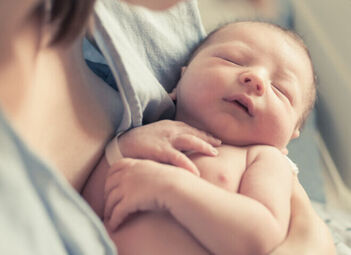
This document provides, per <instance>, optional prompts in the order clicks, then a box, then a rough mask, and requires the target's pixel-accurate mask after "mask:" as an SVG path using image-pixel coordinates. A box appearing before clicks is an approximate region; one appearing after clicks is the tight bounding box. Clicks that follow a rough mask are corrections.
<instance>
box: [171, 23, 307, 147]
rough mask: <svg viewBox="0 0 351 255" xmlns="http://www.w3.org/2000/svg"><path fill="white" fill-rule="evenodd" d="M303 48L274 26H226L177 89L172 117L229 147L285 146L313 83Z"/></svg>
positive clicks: (208, 45) (202, 52) (197, 57)
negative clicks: (211, 135)
mask: <svg viewBox="0 0 351 255" xmlns="http://www.w3.org/2000/svg"><path fill="white" fill-rule="evenodd" d="M312 73H313V72H312V68H311V65H310V60H309V58H308V56H307V54H306V52H305V51H304V49H303V48H302V47H301V46H300V45H299V44H298V43H297V42H295V41H294V40H293V39H292V38H290V36H288V35H286V34H284V33H282V32H281V31H279V30H278V29H276V28H273V27H270V26H267V25H263V24H258V23H237V24H232V25H228V26H226V27H225V28H223V29H221V30H220V31H218V32H217V33H216V34H214V35H213V36H212V37H211V38H210V39H209V41H208V44H207V45H206V46H204V47H203V48H202V49H201V50H200V51H199V52H198V53H197V55H196V56H195V57H194V58H193V60H192V61H191V63H190V65H189V66H188V67H187V68H186V70H185V71H184V73H183V75H182V78H181V80H180V82H179V84H178V87H177V117H176V118H177V119H178V120H182V121H185V122H187V123H189V124H191V125H193V126H195V127H197V128H200V129H203V130H206V131H208V132H210V133H212V134H214V135H215V136H217V137H219V138H221V139H222V141H223V142H224V143H227V144H233V145H239V146H240V145H242V146H244V145H253V144H267V145H272V146H275V147H277V148H280V149H282V148H284V147H285V146H286V145H287V144H288V142H289V141H290V140H291V139H292V138H295V137H297V136H298V134H299V131H298V129H297V128H296V124H297V122H298V120H299V118H300V116H301V115H302V112H303V111H304V109H305V107H306V104H307V103H306V102H307V99H306V98H305V95H306V94H308V93H307V91H308V89H310V87H311V86H312V85H311V84H312V83H313V74H312Z"/></svg>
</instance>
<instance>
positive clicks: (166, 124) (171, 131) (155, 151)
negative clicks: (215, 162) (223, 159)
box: [118, 120, 221, 174]
mask: <svg viewBox="0 0 351 255" xmlns="http://www.w3.org/2000/svg"><path fill="white" fill-rule="evenodd" d="M118 144H119V147H120V150H121V153H122V155H123V156H124V157H129V158H139V159H150V160H155V161H158V162H161V163H168V164H171V165H174V166H178V167H182V168H185V169H188V170H189V171H191V172H193V173H196V174H198V170H197V167H196V166H195V164H194V163H193V162H192V161H191V160H190V159H189V158H188V157H187V156H186V155H185V154H184V153H183V152H187V151H194V152H200V153H203V154H206V155H208V156H216V155H217V153H218V152H217V150H216V149H215V148H214V146H219V145H220V144H221V141H220V140H218V139H216V138H214V137H213V136H211V135H210V134H208V133H206V132H204V131H200V130H198V129H196V128H193V127H191V126H189V125H187V124H185V123H183V122H179V121H171V120H163V121H158V122H155V123H152V124H149V125H145V126H141V127H138V128H134V129H132V130H130V131H129V132H127V133H125V134H123V135H122V136H121V137H119V138H118Z"/></svg>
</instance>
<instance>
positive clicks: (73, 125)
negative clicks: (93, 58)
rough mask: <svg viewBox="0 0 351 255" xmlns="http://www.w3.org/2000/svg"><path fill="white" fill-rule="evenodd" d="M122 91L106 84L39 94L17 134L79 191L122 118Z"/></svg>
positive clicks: (25, 109)
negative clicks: (118, 91) (120, 95)
mask: <svg viewBox="0 0 351 255" xmlns="http://www.w3.org/2000/svg"><path fill="white" fill-rule="evenodd" d="M122 112H123V107H122V104H121V101H120V98H119V95H118V93H117V92H116V91H114V90H112V89H111V88H109V87H107V86H106V85H105V84H103V83H102V84H96V86H90V87H89V86H84V87H81V88H78V86H77V87H75V86H71V87H69V88H66V87H59V86H47V88H43V87H39V88H38V89H33V90H32V91H31V94H30V95H29V96H28V97H27V100H26V102H25V103H24V105H23V106H22V112H21V114H20V115H19V118H17V120H18V122H17V123H16V127H17V129H19V132H20V134H21V135H22V136H23V137H24V139H25V140H26V142H27V143H28V144H29V146H30V147H31V148H33V149H34V150H35V151H36V152H37V153H38V154H39V155H40V156H41V157H43V158H44V159H46V160H47V161H48V162H49V163H51V164H52V165H53V166H54V167H55V168H56V169H58V170H59V171H60V172H61V173H63V174H64V175H65V177H66V178H67V179H68V181H69V182H70V183H71V184H72V185H73V186H74V187H75V188H77V189H80V188H81V187H82V185H83V184H84V182H85V180H86V178H87V176H88V175H89V174H90V171H91V169H93V167H94V166H95V164H96V163H97V161H98V160H99V158H100V157H101V155H102V153H103V150H104V147H105V144H106V143H107V142H108V140H109V139H110V138H111V137H112V136H113V134H114V131H115V130H116V128H117V125H118V124H119V121H120V119H121V118H122Z"/></svg>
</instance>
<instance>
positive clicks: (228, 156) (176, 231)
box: [83, 145, 250, 255]
mask: <svg viewBox="0 0 351 255" xmlns="http://www.w3.org/2000/svg"><path fill="white" fill-rule="evenodd" d="M249 148H250V147H233V146H227V145H222V146H221V147H218V151H219V155H218V156H217V157H209V156H204V155H201V154H198V153H195V154H191V155H189V157H190V159H192V161H193V162H194V163H195V165H196V166H197V167H198V169H199V171H200V174H201V178H203V179H205V180H207V181H209V182H210V183H213V184H215V185H216V186H219V187H222V188H223V189H226V190H228V191H230V192H233V193H236V192H238V190H239V185H240V180H241V178H242V175H243V173H244V171H245V169H246V155H247V151H248V149H249ZM107 171H108V163H107V162H106V159H103V160H102V161H101V162H100V164H99V165H98V167H97V169H96V170H95V172H94V174H93V176H91V178H90V179H89V183H88V184H87V186H86V188H85V190H84V192H83V196H84V197H85V198H86V199H87V201H88V202H89V204H90V205H91V206H92V208H93V209H94V210H95V212H96V213H97V214H98V215H99V216H100V217H101V218H102V217H103V211H104V208H103V206H104V205H103V200H102V199H101V197H103V195H104V194H103V192H104V179H105V176H106V174H107ZM184 171H185V170H184ZM110 235H111V238H112V240H113V241H114V242H115V244H116V245H117V247H118V251H119V254H122V255H123V254H150V255H151V254H152V255H157V254H170V255H171V254H174V255H176V254H192V255H196V254H199V255H200V254H210V252H209V251H207V249H206V248H204V247H203V246H202V245H201V244H200V243H199V242H198V241H197V240H196V239H195V238H194V237H193V236H192V234H191V233H190V232H189V231H188V230H187V229H185V228H184V227H183V226H182V225H181V224H179V223H178V222H177V221H176V220H175V219H174V218H173V217H172V215H170V214H168V213H163V212H147V213H138V214H136V215H134V216H133V217H130V218H129V219H128V220H126V221H125V222H124V223H123V224H122V225H121V226H120V227H119V228H118V229H117V231H115V232H113V233H112V232H110Z"/></svg>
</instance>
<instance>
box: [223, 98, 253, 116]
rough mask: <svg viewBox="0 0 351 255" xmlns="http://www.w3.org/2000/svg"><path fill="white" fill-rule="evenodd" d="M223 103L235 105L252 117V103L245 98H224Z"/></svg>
mask: <svg viewBox="0 0 351 255" xmlns="http://www.w3.org/2000/svg"><path fill="white" fill-rule="evenodd" d="M224 101H226V102H229V103H232V104H235V105H236V106H238V107H239V108H241V109H242V110H243V111H245V112H246V113H247V114H248V115H249V116H250V117H253V116H254V115H253V104H252V101H251V100H250V99H249V98H248V97H245V96H234V97H232V98H225V99H224Z"/></svg>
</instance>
